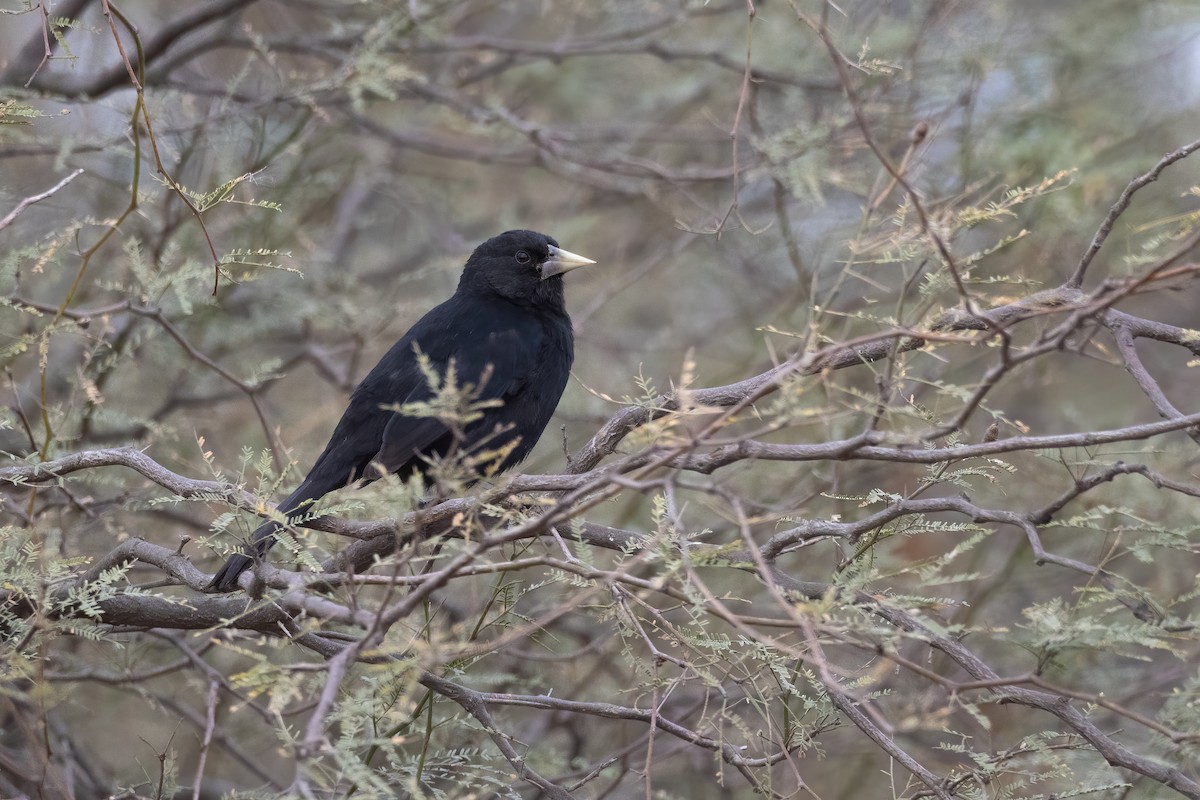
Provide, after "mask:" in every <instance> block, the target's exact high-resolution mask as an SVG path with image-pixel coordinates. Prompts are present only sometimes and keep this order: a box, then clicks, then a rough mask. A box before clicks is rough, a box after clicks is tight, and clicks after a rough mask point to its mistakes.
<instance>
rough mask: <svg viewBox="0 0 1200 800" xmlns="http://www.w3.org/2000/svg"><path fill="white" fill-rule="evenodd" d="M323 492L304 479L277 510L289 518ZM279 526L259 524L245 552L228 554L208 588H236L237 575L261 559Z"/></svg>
mask: <svg viewBox="0 0 1200 800" xmlns="http://www.w3.org/2000/svg"><path fill="white" fill-rule="evenodd" d="M324 494H325V493H324V492H321V493H320V494H314V492H313V487H312V486H311V485H310V484H309V483H308V481H305V482H304V483H302V484H300V487H299V488H298V489H296V491H294V492H292V493H291V494H290V495H288V497H287V499H285V500H284V501H283V502H282V503H280V504H279V511H280V512H281V513H284V514H288V515H289V519H290V518H291V516H292V512H294V511H296V510H297V509H298V508H300V507H301V506H304V505H306V504H307V503H309V502H311V501H313V500H316V499H317V498H319V497H321V496H322V495H324ZM281 527H282V526H281V525H280V524H279V523H278V522H264V523H263V524H262V525H259V526H258V528H256V529H255V531H254V535H253V536H252V537H251V539H250V544H249V545H248V546H247V547H246V551H247V552H246V553H236V554H234V555H232V556H230V557H229V560H228V561H226V562H225V564H224V566H222V567H221V568H220V569H219V570H217V574H216V575H214V576H213V579H212V580H211V581H209V584H208V589H209V590H210V591H213V592H232V591H234V590H235V589H237V588H238V577H239V576H240V575H241V574H242V573H243V572H245V571H246V570H247V569H249V568H250V566H251V565H252V564H254V562H256V561H260V560H262V557H263V556H265V555H266V554H267V551H268V550H270V549H271V545H273V544H275V540H276V536H275V534H276V532H277V531H278V530H279V529H280V528H281Z"/></svg>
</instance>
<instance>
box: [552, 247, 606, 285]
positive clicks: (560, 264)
mask: <svg viewBox="0 0 1200 800" xmlns="http://www.w3.org/2000/svg"><path fill="white" fill-rule="evenodd" d="M595 263H596V262H595V261H592V260H591V259H590V258H584V257H583V256H580V255H576V254H575V253H572V252H569V251H567V250H563V249H562V248H561V247H555V246H554V245H550V257H549V258H548V259H546V261H545V262H544V263H543V264H542V280H546V278H550V277H553V276H555V275H562V274H563V273H564V272H570V271H571V270H573V269H578V268H579V267H586V266H587V265H588V264H595Z"/></svg>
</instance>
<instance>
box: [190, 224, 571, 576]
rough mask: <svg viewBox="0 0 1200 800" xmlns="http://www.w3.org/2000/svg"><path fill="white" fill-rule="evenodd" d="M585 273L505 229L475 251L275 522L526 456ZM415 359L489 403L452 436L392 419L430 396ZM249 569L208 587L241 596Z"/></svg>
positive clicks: (383, 363) (434, 421)
mask: <svg viewBox="0 0 1200 800" xmlns="http://www.w3.org/2000/svg"><path fill="white" fill-rule="evenodd" d="M592 263H595V262H593V261H591V260H590V259H586V258H583V257H582V256H577V255H575V254H573V253H569V252H567V251H565V250H562V249H560V248H559V247H558V243H557V242H556V241H555V240H554V239H552V238H550V237H549V236H546V235H544V234H541V233H535V232H533V231H508V232H507V233H502V234H500V235H499V236H496V237H493V238H491V239H489V240H487V241H486V242H484V243H483V244H481V245H480V246H479V247H478V248H476V250H475V252H474V253H472V254H471V257H470V258H469V259H468V260H467V264H466V266H465V267H464V268H463V273H462V278H461V279H460V280H459V282H458V288H457V289H456V290H455V292H454V294H453V295H452V296H451V297H450V299H449V300H447V301H446V302H444V303H442V304H441V305H439V306H438V307H436V308H434V309H433V310H432V311H430V312H429V313H428V314H426V315H425V316H424V317H422V318H421V319H420V321H418V322H417V324H416V325H413V327H412V328H411V329H410V330H409V331H408V333H406V334H404V336H403V337H401V339H400V341H398V342H396V344H394V345H392V348H391V349H390V350H388V352H387V354H386V355H384V356H383V358H382V359H380V361H379V363H378V364H376V365H375V367H374V369H372V370H371V371H370V373H368V375H367V377H366V378H364V379H363V381H362V383H360V384H359V385H358V387H357V388H356V389H355V390H354V392H353V394H351V396H350V404H349V406H348V407H347V408H346V411H345V413H344V414H342V418H341V420H340V421H339V422H338V424H337V427H336V428H335V429H334V431H333V436H332V437H330V439H329V444H327V445H325V450H324V452H322V453H321V455H320V456H319V457H318V458H317V460H316V463H314V464H313V467H312V469H311V470H309V473H308V475H307V476H306V477H305V478H304V481H303V482H302V483H301V484H300V485H299V486H298V487H297V488H296V491H294V492H292V493H291V494H290V495H288V497H287V499H285V500H284V501H283V502H281V503H280V504H279V510H280V512H281V513H284V514H289V515H293V516H295V514H294V512H297V511H300V512H301V513H303V510H304V508H305V507H306V506H308V505H310V504H311V503H312V502H313V501H315V500H317V499H319V498H321V497H323V496H324V495H325V494H327V493H329V492H331V491H333V490H334V489H339V488H341V487H343V486H346V485H348V484H350V483H352V482H354V481H357V480H364V479H365V480H371V479H372V478H373V477H378V474H379V472H380V471H386V472H393V473H396V474H398V475H400V476H401V477H402V478H407V477H408V476H410V475H411V474H412V473H413V472H414V471H415V470H420V469H422V468H423V467H424V466H425V465H427V464H428V463H429V460H430V459H433V458H440V457H444V456H447V455H449V454H450V453H451V451H452V450H455V448H456V447H457V450H458V451H459V452H461V453H464V454H467V455H470V454H473V453H476V452H477V451H480V450H488V451H500V452H501V453H502V455H501V456H500V457H498V460H499V463H498V464H496V463H495V460H493V463H492V464H490V465H489V469H492V468H495V469H496V471H500V470H503V469H507V468H508V467H511V466H512V465H514V464H516V463H517V462H519V461H521V460H522V459H523V458H525V456H527V455H528V454H529V451H530V450H532V449H533V446H534V444H536V443H537V440H538V438H539V437H540V436H541V435H542V431H543V430H544V429H545V427H546V424H547V423H548V422H549V421H550V416H551V414H553V413H554V409H555V407H556V406H557V405H558V401H559V398H560V397H561V396H562V393H563V389H564V388H565V387H566V385H567V377H568V375H569V374H570V370H571V362H572V361H573V359H574V352H575V348H574V336H573V334H572V330H571V319H570V317H568V316H567V308H566V302H565V300H564V296H563V284H562V274H563V273H565V272H567V271H569V270H572V269H574V268H576V267H579V266H583V265H584V264H592ZM418 353H420V354H421V358H425V359H428V364H429V365H430V366H432V367H434V368H435V369H436V370H437V372H438V373H439V374H440V375H442V376H444V375H445V374H446V372H447V370H448V369H449V368H450V366H451V365H453V370H454V373H455V376H456V379H457V384H458V385H459V386H465V385H467V384H471V385H473V386H474V387H475V389H474V393H473V397H474V398H475V400H476V402H479V403H480V404H481V405H484V404H486V403H487V401H493V402H494V403H495V404H494V405H488V406H487V407H485V408H483V409H482V411H481V416H480V417H479V418H478V419H476V420H474V421H472V422H470V423H468V424H466V425H465V426H464V427H463V429H462V430H461V431H458V432H457V433H456V432H455V431H453V430H452V429H451V427H450V426H448V425H447V424H446V423H444V422H443V421H442V420H440V419H438V418H437V417H413V416H407V415H404V414H401V413H398V412H397V411H396V407H397V406H398V405H400V404H404V403H418V402H421V401H424V400H429V399H430V398H431V397H432V396H433V394H434V390H433V389H432V388H431V387H430V381H429V378H428V376H427V375H426V374H425V372H423V371H422V369H421V365H420V362H419V359H418ZM505 448H509V449H508V450H507V452H504V450H505ZM278 529H279V526H278V524H277V523H274V522H267V523H264V524H263V525H261V526H260V527H259V528H258V529H257V530H256V531H255V532H254V539H253V545H252V546H253V552H255V553H256V554H257V556H258V557H262V555H263V554H265V553H266V551H267V549H268V548H269V547H270V546H271V545H272V544H273V543H274V541H275V533H276V531H277V530H278ZM252 563H253V558H252V556H250V555H242V554H238V555H234V556H231V557H230V559H229V560H228V561H227V562H225V565H224V566H223V567H222V568H221V569H220V571H219V572H217V574H216V576H215V577H214V578H213V580H212V583H211V584H210V588H212V589H215V590H217V591H222V592H228V591H232V590H234V589H236V588H237V580H238V576H239V575H241V574H242V573H243V572H244V571H245V570H246V569H247V568H248V567H249V566H250V565H251V564H252Z"/></svg>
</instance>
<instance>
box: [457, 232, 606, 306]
mask: <svg viewBox="0 0 1200 800" xmlns="http://www.w3.org/2000/svg"><path fill="white" fill-rule="evenodd" d="M595 263H596V262H595V261H592V260H591V259H590V258H584V257H583V256H578V255H575V254H574V253H571V252H568V251H566V250H563V249H562V248H561V247H559V246H558V242H556V241H555V240H554V239H552V238H551V237H549V236H547V235H546V234H544V233H537V232H535V231H506V232H505V233H502V234H500V235H499V236H493V237H492V238H491V239H488V240H487V241H486V242H484V243H483V244H481V245H479V247H477V248H475V252H474V253H472V254H471V257H470V258H469V259H467V266H466V267H465V268H464V269H463V274H462V280H461V281H460V282H459V284H458V287H459V291H464V290H467V291H486V292H492V293H495V294H498V295H500V296H501V297H504V298H506V299H508V300H511V301H512V302H514V303H520V304H522V305H531V306H537V307H540V308H547V309H560V310H562V309H565V304H564V302H563V288H562V275H563V273H566V272H570V271H571V270H573V269H575V268H576V267H582V266H585V265H587V264H595Z"/></svg>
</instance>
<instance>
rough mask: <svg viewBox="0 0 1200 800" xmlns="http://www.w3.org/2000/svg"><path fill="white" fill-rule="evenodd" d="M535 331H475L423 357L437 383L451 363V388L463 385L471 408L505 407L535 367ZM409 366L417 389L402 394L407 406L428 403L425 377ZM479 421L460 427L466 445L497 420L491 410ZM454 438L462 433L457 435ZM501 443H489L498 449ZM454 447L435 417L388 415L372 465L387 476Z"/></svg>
mask: <svg viewBox="0 0 1200 800" xmlns="http://www.w3.org/2000/svg"><path fill="white" fill-rule="evenodd" d="M541 336H542V333H541V330H540V328H539V327H538V326H536V325H518V326H511V327H503V328H500V329H497V330H490V331H486V332H485V331H479V330H478V329H476V331H475V335H468V336H464V337H443V338H441V339H440V340H439V344H438V345H435V346H434V347H433V348H431V350H432V352H428V353H426V354H425V355H426V356H428V358H429V363H430V364H431V365H432V366H434V367H435V368H436V369H437V371H438V373H439V375H441V376H442V380H445V376H446V373H447V371H448V370H449V368H450V365H451V364H453V367H454V374H455V376H456V383H457V385H458V387H459V388H460V389H463V388H465V387H467V386H468V385H469V386H471V387H473V388H472V391H471V395H470V397H471V401H472V403H484V404H486V403H487V402H488V401H499V402H501V403H503V402H505V400H506V398H510V397H512V396H513V395H515V394H516V393H517V392H519V391H520V390H521V389H522V388H523V387H524V385H525V383H526V381H527V380H528V379H529V375H530V374H531V373H532V372H533V371H534V369H535V368H536V366H537V354H538V351H539V348H540V343H541ZM412 367H413V369H414V370H415V371H416V372H417V373H418V379H419V380H420V381H421V385H420V387H419V388H417V389H415V390H414V391H412V392H411V393H410V394H409V395H408V400H407V401H401V402H415V401H420V400H428V399H430V398H431V397H432V396H433V394H434V392H433V391H432V390H431V388H430V387H429V382H428V378H427V377H426V376H425V375H424V374H423V373H422V372H421V371H420V369H419V367H417V361H416V358H415V357H414V358H413V359H412ZM481 412H482V419H481V420H479V421H476V422H473V423H471V424H470V425H468V426H466V427H467V430H466V432H465V435H466V441H464V442H462V444H466V445H472V444H477V443H478V442H475V441H473V440H474V439H476V438H478V437H477V436H475V435H474V433H473V432H474V431H479V430H482V429H485V428H486V429H488V430H489V431H490V429H491V428H492V427H494V424H495V418H496V417H499V416H502V415H501V414H498V413H497V412H498V409H496V408H494V407H487V406H485V407H483V408H482V409H481ZM460 433H464V432H463V431H460ZM501 443H502V442H501V441H497V442H495V443H491V444H493V445H494V446H499V445H500V444H501ZM454 446H455V433H454V432H453V431H452V430H451V428H450V427H449V426H448V425H447V424H446V423H444V422H442V420H440V419H438V418H436V417H414V416H407V415H405V414H401V413H398V412H395V413H391V415H390V417H389V419H388V421H387V424H386V426H385V428H384V431H383V441H382V445H381V447H380V448H379V453H378V454H377V455H376V456H375V459H374V460H375V461H376V462H377V463H379V464H380V465H381V466H382V467H384V468H385V469H387V470H388V472H396V471H399V470H401V469H404V468H405V467H406V466H408V465H410V464H411V463H413V462H414V460H415V459H417V458H419V457H420V456H422V455H430V454H434V453H436V454H437V455H445V454H446V453H448V452H449V451H450V450H451V449H452V448H453V447H454Z"/></svg>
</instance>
